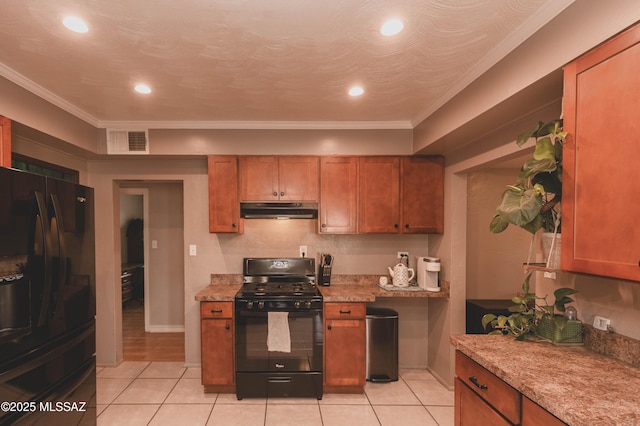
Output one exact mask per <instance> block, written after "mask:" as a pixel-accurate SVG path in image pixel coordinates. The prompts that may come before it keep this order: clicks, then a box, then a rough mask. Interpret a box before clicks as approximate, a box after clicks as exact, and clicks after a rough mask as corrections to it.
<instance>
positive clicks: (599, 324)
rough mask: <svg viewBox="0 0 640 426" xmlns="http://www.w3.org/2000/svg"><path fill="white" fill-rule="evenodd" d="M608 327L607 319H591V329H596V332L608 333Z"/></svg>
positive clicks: (609, 324) (609, 321) (609, 325)
mask: <svg viewBox="0 0 640 426" xmlns="http://www.w3.org/2000/svg"><path fill="white" fill-rule="evenodd" d="M610 327H611V320H610V319H609V318H604V317H599V316H597V315H596V317H595V318H594V319H593V328H597V329H598V330H602V331H609V328H610Z"/></svg>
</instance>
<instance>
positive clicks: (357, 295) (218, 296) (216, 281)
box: [195, 274, 449, 302]
mask: <svg viewBox="0 0 640 426" xmlns="http://www.w3.org/2000/svg"><path fill="white" fill-rule="evenodd" d="M379 278H380V276H379V275H333V276H332V277H331V285H330V286H321V285H319V286H318V288H319V289H320V292H321V293H322V297H323V300H324V301H325V302H375V300H376V298H378V297H410V298H440V299H448V298H449V283H448V282H446V281H445V282H443V283H442V291H439V292H429V291H396V290H395V289H394V291H388V290H385V289H383V288H381V287H380V286H379V285H378V279H379ZM241 285H242V274H212V275H211V282H210V284H209V285H208V286H207V287H205V288H203V289H202V290H200V291H199V292H198V293H197V294H196V295H195V299H196V300H197V301H199V302H231V301H233V299H234V296H235V294H236V293H237V292H238V290H239V289H240V286H241Z"/></svg>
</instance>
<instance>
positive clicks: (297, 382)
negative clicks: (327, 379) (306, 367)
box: [236, 372, 322, 399]
mask: <svg viewBox="0 0 640 426" xmlns="http://www.w3.org/2000/svg"><path fill="white" fill-rule="evenodd" d="M236 395H237V397H238V399H243V398H278V397H290V396H295V397H299V398H305V397H309V398H317V399H322V373H321V372H305V373H294V372H291V373H286V374H285V373H256V372H251V373H236Z"/></svg>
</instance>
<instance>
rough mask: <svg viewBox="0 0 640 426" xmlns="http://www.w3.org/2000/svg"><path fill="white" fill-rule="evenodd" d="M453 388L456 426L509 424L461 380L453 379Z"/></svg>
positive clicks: (503, 425) (498, 425)
mask: <svg viewBox="0 0 640 426" xmlns="http://www.w3.org/2000/svg"><path fill="white" fill-rule="evenodd" d="M454 387H455V398H456V400H455V401H456V402H455V412H454V420H455V425H456V426H475V425H491V426H509V425H510V424H511V423H509V422H508V421H506V420H505V419H504V417H502V416H501V415H500V414H498V412H497V411H496V410H494V409H493V408H491V406H490V405H489V404H487V403H486V402H485V401H484V400H483V399H482V398H480V397H479V396H478V395H477V394H476V393H475V392H474V391H472V390H471V389H469V387H468V386H467V385H465V384H464V383H463V382H462V380H460V379H455V382H454Z"/></svg>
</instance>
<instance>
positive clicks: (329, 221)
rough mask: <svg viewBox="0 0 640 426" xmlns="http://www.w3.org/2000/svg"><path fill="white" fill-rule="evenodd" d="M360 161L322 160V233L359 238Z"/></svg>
mask: <svg viewBox="0 0 640 426" xmlns="http://www.w3.org/2000/svg"><path fill="white" fill-rule="evenodd" d="M357 185H358V159H357V158H356V157H322V158H321V159H320V206H319V211H320V220H319V221H318V223H319V225H320V233H325V234H355V233H356V232H357V230H358V228H357V219H358V217H357V215H356V214H357V207H358V205H357V201H358V198H357V191H358V186H357Z"/></svg>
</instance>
